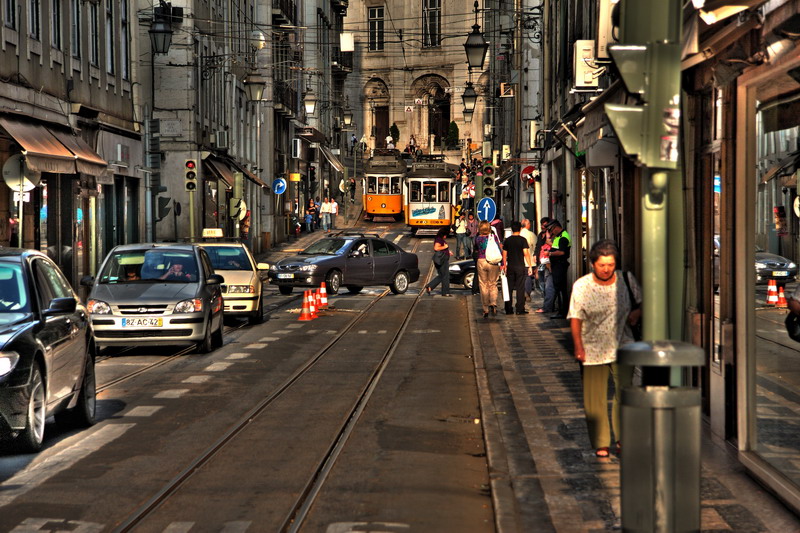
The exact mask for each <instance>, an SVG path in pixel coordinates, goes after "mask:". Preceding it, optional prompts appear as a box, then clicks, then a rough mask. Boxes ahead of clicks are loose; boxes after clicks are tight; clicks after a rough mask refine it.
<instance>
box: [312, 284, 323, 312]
mask: <svg viewBox="0 0 800 533" xmlns="http://www.w3.org/2000/svg"><path fill="white" fill-rule="evenodd" d="M321 302H322V296H321V295H320V294H319V289H317V290H315V291H314V307H316V309H317V312H320V311H322V305H320V303H321Z"/></svg>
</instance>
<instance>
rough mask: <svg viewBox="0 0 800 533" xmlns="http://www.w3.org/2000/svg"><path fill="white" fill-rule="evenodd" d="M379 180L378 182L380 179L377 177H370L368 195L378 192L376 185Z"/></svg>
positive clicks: (368, 179)
mask: <svg viewBox="0 0 800 533" xmlns="http://www.w3.org/2000/svg"><path fill="white" fill-rule="evenodd" d="M377 180H378V178H376V177H375V176H370V177H368V178H367V192H368V193H371V194H375V191H376V190H377V189H376V187H375V183H376V182H377Z"/></svg>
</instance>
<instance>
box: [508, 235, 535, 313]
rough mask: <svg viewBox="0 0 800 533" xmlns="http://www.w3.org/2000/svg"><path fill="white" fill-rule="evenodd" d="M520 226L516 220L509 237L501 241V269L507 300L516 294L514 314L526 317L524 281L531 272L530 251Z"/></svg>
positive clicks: (512, 298)
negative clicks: (506, 289) (521, 233)
mask: <svg viewBox="0 0 800 533" xmlns="http://www.w3.org/2000/svg"><path fill="white" fill-rule="evenodd" d="M521 229H522V225H521V224H520V223H519V222H517V221H516V220H515V221H514V222H512V223H511V235H509V236H508V238H507V239H506V240H505V241H503V266H502V267H501V268H502V270H503V272H505V274H506V277H507V278H508V292H509V299H510V300H511V301H513V300H514V293H516V294H517V306H516V309H515V312H516V313H517V314H518V315H527V314H528V311H527V310H526V309H525V279H526V278H527V277H528V276H529V275H530V273H531V272H532V270H533V269H532V268H531V267H530V266H528V265H530V264H531V251H530V248H528V241H527V240H526V239H525V237H523V236H521V235H520V234H519V233H520V230H521Z"/></svg>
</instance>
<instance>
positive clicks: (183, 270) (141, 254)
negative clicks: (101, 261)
mask: <svg viewBox="0 0 800 533" xmlns="http://www.w3.org/2000/svg"><path fill="white" fill-rule="evenodd" d="M198 272H199V269H198V268H197V260H196V259H195V256H194V254H192V253H191V252H183V251H175V250H161V249H152V250H129V251H120V252H113V253H112V254H111V256H110V257H109V258H108V259H107V260H106V262H105V265H104V266H103V271H102V272H101V273H100V276H99V277H98V280H99V281H100V283H142V282H148V283H152V282H154V281H158V282H169V283H192V282H195V281H197V277H198Z"/></svg>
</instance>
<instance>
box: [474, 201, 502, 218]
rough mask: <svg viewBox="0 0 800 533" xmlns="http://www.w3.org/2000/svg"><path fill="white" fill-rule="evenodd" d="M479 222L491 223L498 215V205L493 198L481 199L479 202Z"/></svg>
mask: <svg viewBox="0 0 800 533" xmlns="http://www.w3.org/2000/svg"><path fill="white" fill-rule="evenodd" d="M477 211H478V220H486V221H488V222H491V221H492V220H494V216H495V215H496V214H497V205H496V204H495V203H494V200H492V199H491V198H481V201H480V202H478V209H477Z"/></svg>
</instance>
